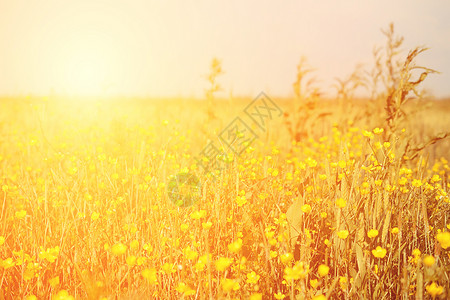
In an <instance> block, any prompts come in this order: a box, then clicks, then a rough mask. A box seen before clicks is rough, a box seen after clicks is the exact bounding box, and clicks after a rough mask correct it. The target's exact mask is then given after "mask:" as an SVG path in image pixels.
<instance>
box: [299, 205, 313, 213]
mask: <svg viewBox="0 0 450 300" xmlns="http://www.w3.org/2000/svg"><path fill="white" fill-rule="evenodd" d="M300 209H301V210H302V212H304V213H305V214H309V213H310V212H311V205H309V204H305V205H303V206H302V207H301V208H300Z"/></svg>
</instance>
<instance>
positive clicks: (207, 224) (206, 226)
mask: <svg viewBox="0 0 450 300" xmlns="http://www.w3.org/2000/svg"><path fill="white" fill-rule="evenodd" d="M211 226H212V223H211V222H210V221H208V222H203V223H202V227H203V229H206V230H208V229H210V228H211Z"/></svg>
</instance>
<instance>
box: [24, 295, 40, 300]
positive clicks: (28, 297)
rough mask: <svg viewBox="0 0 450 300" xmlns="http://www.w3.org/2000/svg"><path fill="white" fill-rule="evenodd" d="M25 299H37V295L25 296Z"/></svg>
mask: <svg viewBox="0 0 450 300" xmlns="http://www.w3.org/2000/svg"><path fill="white" fill-rule="evenodd" d="M25 300H37V297H36V296H35V295H29V296H27V297H26V298H25Z"/></svg>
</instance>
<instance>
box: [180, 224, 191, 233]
mask: <svg viewBox="0 0 450 300" xmlns="http://www.w3.org/2000/svg"><path fill="white" fill-rule="evenodd" d="M180 229H181V231H183V232H186V231H187V230H188V229H189V225H188V224H184V223H183V224H181V225H180Z"/></svg>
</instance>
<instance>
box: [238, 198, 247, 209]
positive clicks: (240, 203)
mask: <svg viewBox="0 0 450 300" xmlns="http://www.w3.org/2000/svg"><path fill="white" fill-rule="evenodd" d="M236 203H237V205H238V206H239V207H241V206H242V205H244V204H246V203H247V198H245V196H237V197H236Z"/></svg>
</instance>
